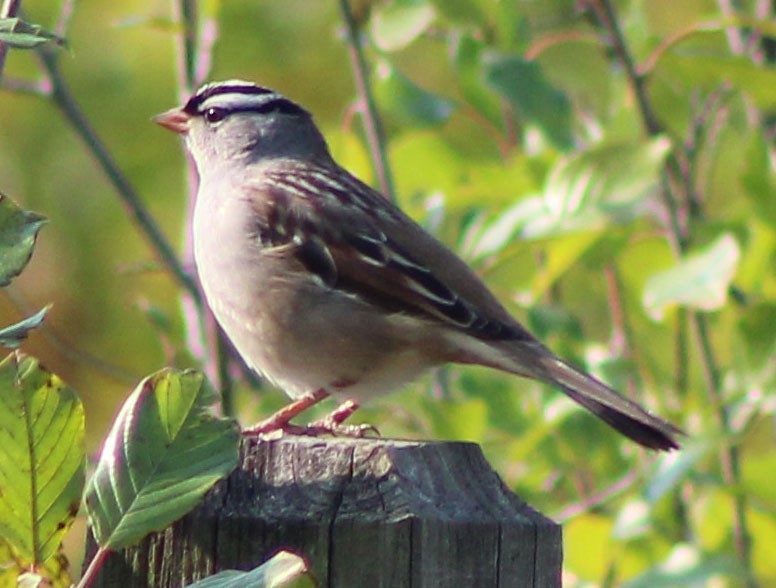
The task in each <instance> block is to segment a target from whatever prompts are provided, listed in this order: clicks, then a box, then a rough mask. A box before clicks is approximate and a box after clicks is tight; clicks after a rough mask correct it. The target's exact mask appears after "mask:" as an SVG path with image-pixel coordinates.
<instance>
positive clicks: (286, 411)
mask: <svg viewBox="0 0 776 588" xmlns="http://www.w3.org/2000/svg"><path fill="white" fill-rule="evenodd" d="M328 397H329V393H328V392H326V390H324V389H320V390H316V391H315V392H313V393H312V394H311V395H310V396H303V397H302V398H300V399H299V400H295V401H294V402H292V403H291V404H287V405H286V406H284V407H283V408H281V409H280V410H279V411H277V412H276V413H275V414H273V415H272V416H271V417H269V418H267V419H264V420H263V421H260V422H258V423H256V424H255V425H252V426H250V427H247V428H245V429H243V430H242V434H243V435H260V434H262V433H271V432H272V431H278V430H280V431H288V432H297V429H299V428H300V427H295V426H294V425H292V424H291V419H292V418H294V417H295V416H297V415H298V414H299V413H301V412H304V411H305V410H307V409H308V408H310V407H311V406H314V405H316V404H318V403H319V402H321V401H322V400H325V399H326V398H328ZM354 410H355V409H354ZM335 412H336V411H335ZM351 412H352V411H351ZM348 416H349V415H346V416H345V417H343V419H342V420H345V419H346V418H347V417H348ZM304 428H305V427H301V429H304Z"/></svg>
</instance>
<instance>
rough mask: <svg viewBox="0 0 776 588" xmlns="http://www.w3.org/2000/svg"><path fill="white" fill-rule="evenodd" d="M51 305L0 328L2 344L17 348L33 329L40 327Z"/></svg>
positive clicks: (0, 342)
mask: <svg viewBox="0 0 776 588" xmlns="http://www.w3.org/2000/svg"><path fill="white" fill-rule="evenodd" d="M49 308H51V307H50V306H44V307H43V308H41V309H40V310H39V311H38V312H36V313H35V314H34V315H32V316H31V317H28V318H26V319H24V320H23V321H19V322H18V323H16V324H14V325H11V326H10V327H5V328H4V329H0V345H5V346H6V347H10V348H11V349H16V348H17V347H18V346H19V345H21V344H22V341H24V339H26V338H27V335H29V333H30V331H31V330H32V329H36V328H38V327H39V326H40V325H41V324H42V323H43V319H44V318H45V317H46V313H47V312H48V310H49Z"/></svg>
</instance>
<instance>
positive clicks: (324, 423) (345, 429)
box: [307, 400, 380, 437]
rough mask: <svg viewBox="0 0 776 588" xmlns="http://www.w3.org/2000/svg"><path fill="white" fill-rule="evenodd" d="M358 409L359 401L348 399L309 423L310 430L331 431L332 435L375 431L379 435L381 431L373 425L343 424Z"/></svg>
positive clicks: (310, 431)
mask: <svg viewBox="0 0 776 588" xmlns="http://www.w3.org/2000/svg"><path fill="white" fill-rule="evenodd" d="M357 410H358V402H356V401H355V400H346V401H345V402H343V403H342V404H340V405H339V406H338V407H337V408H335V409H334V410H333V411H332V412H331V413H329V414H328V415H326V416H325V417H323V418H322V419H320V420H317V421H315V422H312V423H310V424H309V425H307V428H308V431H309V433H310V434H313V435H317V434H321V433H329V434H331V435H342V436H345V437H364V436H366V434H367V433H375V434H376V435H378V436H379V435H380V431H378V430H377V428H376V427H375V426H373V425H350V426H348V425H343V424H342V423H343V422H345V420H346V419H348V418H349V417H350V415H352V414H353V413H354V412H356V411H357Z"/></svg>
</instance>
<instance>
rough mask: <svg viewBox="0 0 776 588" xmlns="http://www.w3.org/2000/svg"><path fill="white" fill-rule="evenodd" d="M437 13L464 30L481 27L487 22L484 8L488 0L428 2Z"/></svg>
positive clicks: (440, 0)
mask: <svg viewBox="0 0 776 588" xmlns="http://www.w3.org/2000/svg"><path fill="white" fill-rule="evenodd" d="M430 2H431V4H433V5H434V7H435V8H436V9H437V12H438V13H439V14H440V15H442V16H444V17H445V18H447V19H449V20H450V21H452V22H455V23H460V24H462V25H464V26H465V27H466V28H472V27H475V26H483V25H485V24H486V22H487V14H486V13H485V11H486V8H489V7H490V6H489V4H490V3H489V0H485V1H484V2H483V1H482V0H430Z"/></svg>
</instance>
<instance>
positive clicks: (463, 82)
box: [452, 34, 504, 128]
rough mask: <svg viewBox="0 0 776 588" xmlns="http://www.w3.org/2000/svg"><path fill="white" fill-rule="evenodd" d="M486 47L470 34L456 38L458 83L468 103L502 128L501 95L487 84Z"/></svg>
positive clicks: (454, 57)
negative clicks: (485, 72) (484, 56)
mask: <svg viewBox="0 0 776 588" xmlns="http://www.w3.org/2000/svg"><path fill="white" fill-rule="evenodd" d="M486 47H487V46H486V45H485V43H484V42H483V41H480V40H476V39H474V37H472V36H471V35H467V34H462V35H460V36H459V37H457V38H456V39H455V44H454V46H453V55H452V59H453V64H454V66H455V73H456V81H457V83H458V87H459V88H460V90H461V94H462V95H463V97H464V99H465V100H466V102H467V103H468V104H469V105H470V106H471V107H472V108H474V110H476V111H477V112H478V113H479V114H480V115H482V116H484V117H485V118H486V119H487V120H488V122H490V124H492V125H494V126H496V127H497V128H501V127H502V126H503V124H504V120H503V118H504V116H503V112H502V108H501V106H500V104H499V98H498V95H497V93H496V92H494V91H493V90H492V89H491V88H489V87H488V86H486V85H485V83H484V80H485V75H484V73H483V64H482V56H483V53H484V51H485V49H486Z"/></svg>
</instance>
